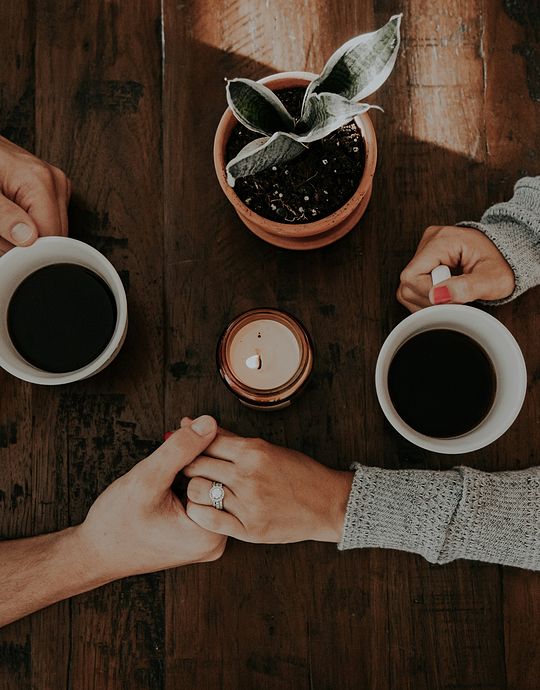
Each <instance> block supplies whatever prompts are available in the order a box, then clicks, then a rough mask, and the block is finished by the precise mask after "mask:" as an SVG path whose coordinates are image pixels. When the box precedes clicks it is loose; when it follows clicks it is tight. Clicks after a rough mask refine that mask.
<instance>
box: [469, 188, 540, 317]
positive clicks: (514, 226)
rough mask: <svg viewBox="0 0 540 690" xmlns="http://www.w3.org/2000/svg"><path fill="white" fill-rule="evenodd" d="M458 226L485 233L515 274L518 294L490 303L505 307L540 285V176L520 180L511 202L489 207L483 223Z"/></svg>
mask: <svg viewBox="0 0 540 690" xmlns="http://www.w3.org/2000/svg"><path fill="white" fill-rule="evenodd" d="M458 225H461V226H465V227H469V228H476V229H477V230H480V231H481V232H483V233H484V234H485V235H486V236H487V237H489V239H490V240H491V241H492V242H493V243H494V244H495V245H496V247H497V249H498V250H499V251H500V252H501V254H502V255H503V256H504V258H505V259H506V260H507V261H508V263H509V264H510V267H511V268H512V270H513V271H514V276H515V280H516V287H515V289H514V292H513V293H512V294H511V295H510V297H507V298H506V299H502V300H497V301H494V302H490V304H504V303H505V302H509V301H510V300H512V299H514V298H515V297H517V296H518V295H521V293H522V292H525V290H528V289H529V288H531V287H535V286H536V285H540V176H539V177H523V178H522V179H521V180H518V182H517V183H516V186H515V187H514V196H513V197H512V198H511V199H510V201H505V202H503V203H500V204H495V206H492V207H491V208H488V210H487V211H486V212H485V213H484V215H483V216H482V218H481V220H480V222H479V223H476V222H475V221H462V222H461V223H458Z"/></svg>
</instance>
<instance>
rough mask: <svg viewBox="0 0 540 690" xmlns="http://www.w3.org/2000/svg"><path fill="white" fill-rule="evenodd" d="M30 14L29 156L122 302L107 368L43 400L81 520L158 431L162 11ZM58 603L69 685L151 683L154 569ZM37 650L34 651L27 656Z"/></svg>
mask: <svg viewBox="0 0 540 690" xmlns="http://www.w3.org/2000/svg"><path fill="white" fill-rule="evenodd" d="M36 19H37V21H36V26H37V36H36V49H35V59H36V112H37V113H38V114H39V115H38V118H37V128H36V144H37V150H38V153H39V154H40V155H41V156H42V157H44V158H47V159H48V160H51V161H52V162H54V163H56V164H57V165H60V167H62V168H64V169H65V170H66V171H67V173H68V174H69V176H70V177H71V179H72V182H73V188H74V190H75V198H74V201H73V204H72V214H71V221H72V222H71V231H72V234H73V235H74V236H75V237H78V238H80V239H83V240H85V241H88V242H89V243H90V244H92V245H93V246H95V247H97V248H98V249H100V250H101V251H103V252H104V253H105V254H106V255H107V256H108V257H109V258H110V259H111V261H112V262H113V264H114V265H115V266H116V267H117V269H118V270H119V271H120V273H121V275H122V278H123V279H124V283H125V284H126V286H127V288H128V300H129V305H130V327H129V334H128V338H127V341H126V344H125V346H124V349H123V350H122V352H121V353H120V355H119V357H118V358H117V360H116V361H115V362H114V363H113V364H112V365H111V366H110V367H109V368H108V369H106V370H105V371H104V372H102V373H101V374H99V375H98V376H96V377H95V378H92V379H90V380H88V381H85V382H80V383H78V384H76V385H72V386H65V387H62V388H61V389H58V390H54V391H51V392H47V393H48V395H49V397H52V398H53V399H54V401H55V403H56V405H55V412H54V415H55V417H56V419H57V421H56V424H55V425H54V424H53V425H52V429H53V430H54V432H53V433H54V435H55V437H56V438H57V439H58V441H57V444H58V446H57V453H56V463H57V464H58V467H59V468H60V467H62V463H63V462H64V460H63V458H64V459H65V462H66V464H65V471H64V472H63V473H62V474H61V475H60V476H58V477H57V480H56V481H57V482H58V483H59V485H60V486H61V487H62V488H63V491H64V500H65V503H66V507H67V510H66V514H65V518H66V519H67V522H69V523H77V522H79V521H81V520H82V519H83V518H84V516H85V514H86V511H87V509H88V507H89V506H90V504H91V503H92V501H93V500H94V499H95V498H96V496H97V495H98V494H99V493H100V492H101V491H102V490H103V489H104V488H105V487H106V486H107V485H108V484H109V483H110V482H111V481H112V480H113V479H114V478H115V477H117V476H119V475H120V474H122V473H123V472H125V471H126V470H127V469H129V468H130V467H131V466H132V465H133V464H134V463H135V462H137V461H138V460H139V459H140V458H142V457H144V456H145V455H147V454H148V452H149V451H150V450H151V449H152V448H153V447H154V446H155V445H156V444H157V443H158V442H159V441H160V439H161V436H162V434H163V423H162V417H161V414H160V410H161V409H162V395H163V387H162V377H161V373H160V372H161V369H162V347H163V346H162V323H161V322H162V281H161V271H160V267H161V265H162V261H163V254H162V239H161V233H162V197H161V179H162V173H161V155H160V153H161V127H160V111H161V39H160V32H159V27H160V5H159V2H158V1H157V0H155V1H153V2H145V3H137V4H135V5H133V6H132V5H129V6H128V5H127V4H120V3H115V2H114V3H109V2H107V3H105V2H94V3H85V4H83V5H80V4H79V3H72V2H69V1H68V0H65V1H64V2H46V3H39V4H38V5H37V17H36ZM66 28H68V30H66ZM40 393H41V391H40ZM44 403H45V399H42V400H41V401H40V406H41V405H43V404H44ZM40 409H41V407H36V410H35V414H36V415H37V414H39V410H40ZM60 442H62V445H61V446H60ZM41 447H42V446H41ZM53 457H54V456H53ZM68 606H69V608H68V612H69V616H68V618H67V623H65V624H68V625H69V626H70V629H71V646H70V648H69V687H71V688H76V689H77V690H79V689H81V690H82V689H85V690H86V689H90V688H92V689H96V690H98V689H99V690H102V689H103V688H108V689H109V688H110V689H111V690H114V689H115V688H124V687H126V686H129V687H130V688H140V689H141V690H143V689H144V690H147V689H148V688H150V687H157V688H159V687H160V686H161V684H162V680H163V663H162V648H163V645H162V641H163V632H162V631H163V627H162V625H163V590H162V577H161V576H160V575H151V576H148V577H140V578H131V579H127V580H124V581H122V582H118V583H115V584H113V585H111V586H108V587H104V588H102V589H100V590H97V591H95V592H91V593H89V594H86V595H82V596H80V597H77V598H75V599H73V600H72V601H71V602H70V603H69V605H68ZM51 637H52V640H51V644H52V643H53V641H54V636H51ZM38 644H39V640H38ZM46 652H47V647H46V646H44V647H43V654H45V653H46ZM40 654H41V649H40V647H39V646H38V647H37V649H35V650H34V651H33V653H32V660H33V662H34V658H35V657H36V656H38V657H39V656H40ZM49 656H52V658H53V659H54V658H56V657H57V656H59V655H58V652H52V651H49ZM62 656H63V655H62ZM40 666H41V671H42V675H41V678H38V679H36V686H37V687H40V688H42V687H43V688H49V687H50V688H53V687H54V688H57V687H59V685H58V684H56V683H55V682H53V679H50V680H49V678H48V675H47V661H46V660H45V659H43V660H42V661H41V662H40ZM45 679H47V680H45Z"/></svg>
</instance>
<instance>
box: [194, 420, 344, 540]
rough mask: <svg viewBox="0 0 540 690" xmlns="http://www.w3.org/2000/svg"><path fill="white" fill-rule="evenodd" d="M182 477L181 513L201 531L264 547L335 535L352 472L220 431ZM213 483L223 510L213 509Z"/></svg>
mask: <svg viewBox="0 0 540 690" xmlns="http://www.w3.org/2000/svg"><path fill="white" fill-rule="evenodd" d="M182 423H183V424H184V423H189V421H187V422H184V421H183V422H182ZM184 474H185V475H186V476H187V477H190V478H191V481H190V482H189V485H188V499H189V500H188V504H187V508H186V512H187V514H188V516H189V517H190V518H191V519H192V520H193V521H194V522H196V523H197V524H198V525H200V526H201V527H202V528H204V529H206V530H210V531H212V532H217V533H219V534H224V535H227V536H230V537H234V538H236V539H241V540H243V541H248V542H253V543H264V544H286V543H291V542H298V541H305V540H310V539H312V540H316V541H327V542H335V543H337V542H339V541H340V540H341V536H342V531H343V523H344V519H345V510H346V507H347V500H348V496H349V493H350V489H351V483H352V472H341V471H337V470H333V469H330V468H329V467H326V466H324V465H321V464H319V463H318V462H316V461H315V460H313V459H312V458H309V457H308V456H307V455H304V454H303V453H299V452H297V451H294V450H289V449H287V448H281V447H279V446H275V445H272V444H271V443H267V442H265V441H263V440H261V439H250V438H241V437H239V436H234V435H232V434H230V433H229V432H226V431H222V430H220V433H218V435H217V437H216V439H215V441H214V442H213V443H212V444H211V445H210V446H209V447H208V448H207V449H206V451H205V452H204V454H203V455H201V456H200V457H198V458H197V459H196V460H194V462H192V463H191V464H190V465H188V466H187V467H186V468H185V469H184ZM212 482H221V483H222V484H223V488H224V493H225V496H224V499H223V507H224V510H217V509H216V508H214V507H213V506H212V501H211V499H210V496H209V491H210V489H211V488H212Z"/></svg>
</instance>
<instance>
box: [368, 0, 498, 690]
mask: <svg viewBox="0 0 540 690" xmlns="http://www.w3.org/2000/svg"><path fill="white" fill-rule="evenodd" d="M383 7H384V9H385V10H388V9H389V8H388V3H384V5H383ZM402 7H403V10H404V17H403V36H404V44H403V50H402V57H401V62H400V63H398V68H397V70H396V72H395V73H394V75H393V77H392V79H393V80H394V81H392V82H391V83H390V84H388V86H387V87H386V86H385V87H384V94H385V95H386V94H388V95H387V98H385V100H384V101H383V102H382V105H383V106H384V108H385V113H384V114H377V123H380V126H379V128H378V132H379V134H380V137H379V140H380V143H381V163H380V167H379V171H378V174H379V180H381V181H382V180H384V188H383V189H381V186H380V185H377V187H376V191H375V193H374V198H373V200H372V213H373V214H375V213H376V214H377V216H378V217H381V216H382V218H381V221H380V222H379V223H377V225H378V226H379V227H380V226H381V225H382V232H383V233H384V235H385V238H384V239H383V240H382V241H379V239H378V238H379V236H380V235H381V231H379V233H378V235H377V236H376V238H375V239H374V242H376V243H377V245H378V248H377V249H375V252H374V253H373V254H372V255H371V260H370V261H369V263H368V264H367V265H375V266H380V267H381V268H380V275H388V276H393V280H389V281H384V283H383V286H382V287H381V289H380V298H381V301H380V310H379V313H380V314H383V315H385V316H384V317H383V318H385V319H386V321H382V322H380V326H381V327H382V330H383V331H384V332H383V333H381V334H380V335H381V337H384V335H385V333H386V332H387V331H388V329H389V328H391V327H392V326H393V325H394V324H395V323H397V322H398V321H399V320H401V319H402V318H403V317H404V316H405V315H406V312H405V310H404V309H402V308H401V307H400V306H399V305H398V304H397V303H396V302H395V300H394V291H395V288H396V286H397V283H398V276H399V272H400V270H401V268H402V267H403V266H404V265H405V264H406V263H407V261H408V260H409V258H410V256H411V255H412V253H413V252H414V250H415V248H416V244H417V242H418V239H419V238H420V236H421V234H422V232H423V231H424V229H425V228H426V227H427V226H428V225H431V224H450V225H451V224H453V223H455V222H456V221H458V220H464V219H467V218H477V217H478V215H479V214H480V213H481V212H482V210H483V209H484V208H485V207H486V170H485V123H484V111H483V106H484V103H483V90H484V84H483V68H484V64H483V59H482V54H481V42H482V34H483V22H484V17H483V15H482V5H481V3H480V2H460V1H456V2H453V3H452V6H451V7H449V6H445V5H442V4H439V5H438V6H437V7H436V8H434V7H433V6H432V5H430V4H428V3H425V2H422V1H421V0H419V1H418V2H413V3H405V4H403V5H402ZM382 19H383V17H382V16H381V20H380V21H382ZM379 23H380V22H379ZM400 65H401V69H400ZM385 200H389V201H387V202H386V207H385V206H384V204H385ZM379 342H380V341H379ZM376 347H377V346H375V350H376ZM375 357H376V351H375V352H374V353H373V358H372V359H371V360H370V361H368V362H367V363H366V366H367V368H369V369H371V370H372V371H373V367H374V364H375ZM366 396H367V400H373V401H374V394H373V392H371V391H370V392H368V393H366ZM370 410H371V412H372V416H373V419H374V420H378V421H375V422H370V424H376V427H375V428H376V432H375V433H371V435H369V436H368V450H367V457H370V458H371V459H372V462H374V463H375V462H376V463H377V464H379V463H380V462H381V460H382V461H383V462H384V463H385V464H386V465H387V466H390V467H401V468H407V467H419V468H434V469H437V468H441V469H443V468H450V467H452V466H454V465H456V464H469V465H473V466H475V467H478V468H480V469H490V470H491V469H498V468H499V467H498V465H497V463H496V462H495V461H494V458H493V454H494V450H493V449H486V450H485V451H483V452H481V453H475V454H474V456H462V457H457V458H456V457H446V458H445V457H443V456H439V455H436V454H433V453H428V452H423V451H420V450H419V449H417V448H415V447H414V446H412V445H410V444H409V443H407V442H404V441H403V440H402V439H400V438H399V437H398V436H397V435H396V434H395V433H394V432H393V431H390V430H389V428H388V425H386V424H381V421H380V419H381V416H380V412H379V411H378V405H377V403H376V402H375V401H374V402H373V407H372V408H370ZM370 417H371V415H370ZM385 436H387V440H386V442H384V441H383V439H384V438H385ZM381 452H382V453H383V457H382V458H381ZM386 567H387V570H388V577H389V582H390V585H389V601H388V612H387V615H388V620H389V629H390V635H389V637H390V655H389V664H390V667H391V670H390V687H394V686H398V687H403V688H411V689H412V688H415V689H416V688H426V690H427V689H428V688H434V687H436V688H447V687H452V688H462V687H463V688H466V687H486V688H488V687H489V688H501V689H502V688H504V687H505V669H504V661H503V653H504V649H503V639H502V614H501V599H500V574H499V568H497V567H495V566H483V565H479V564H474V563H465V562H461V563H459V562H458V563H452V564H450V565H448V566H445V567H443V568H441V567H437V566H431V565H429V564H428V563H426V562H425V561H424V560H423V559H421V558H417V557H411V556H408V555H405V554H401V553H392V552H390V553H388V555H387V566H386ZM486 630H489V634H486Z"/></svg>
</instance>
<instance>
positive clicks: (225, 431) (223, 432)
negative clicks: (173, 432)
mask: <svg viewBox="0 0 540 690" xmlns="http://www.w3.org/2000/svg"><path fill="white" fill-rule="evenodd" d="M192 422H193V420H192V419H191V417H182V419H181V420H180V427H181V428H182V429H183V428H184V427H186V426H189V425H190V424H191V423H192ZM217 432H218V434H219V435H220V436H233V437H235V438H238V434H234V433H233V432H232V431H229V430H228V429H224V428H223V427H221V426H218V428H217Z"/></svg>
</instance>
